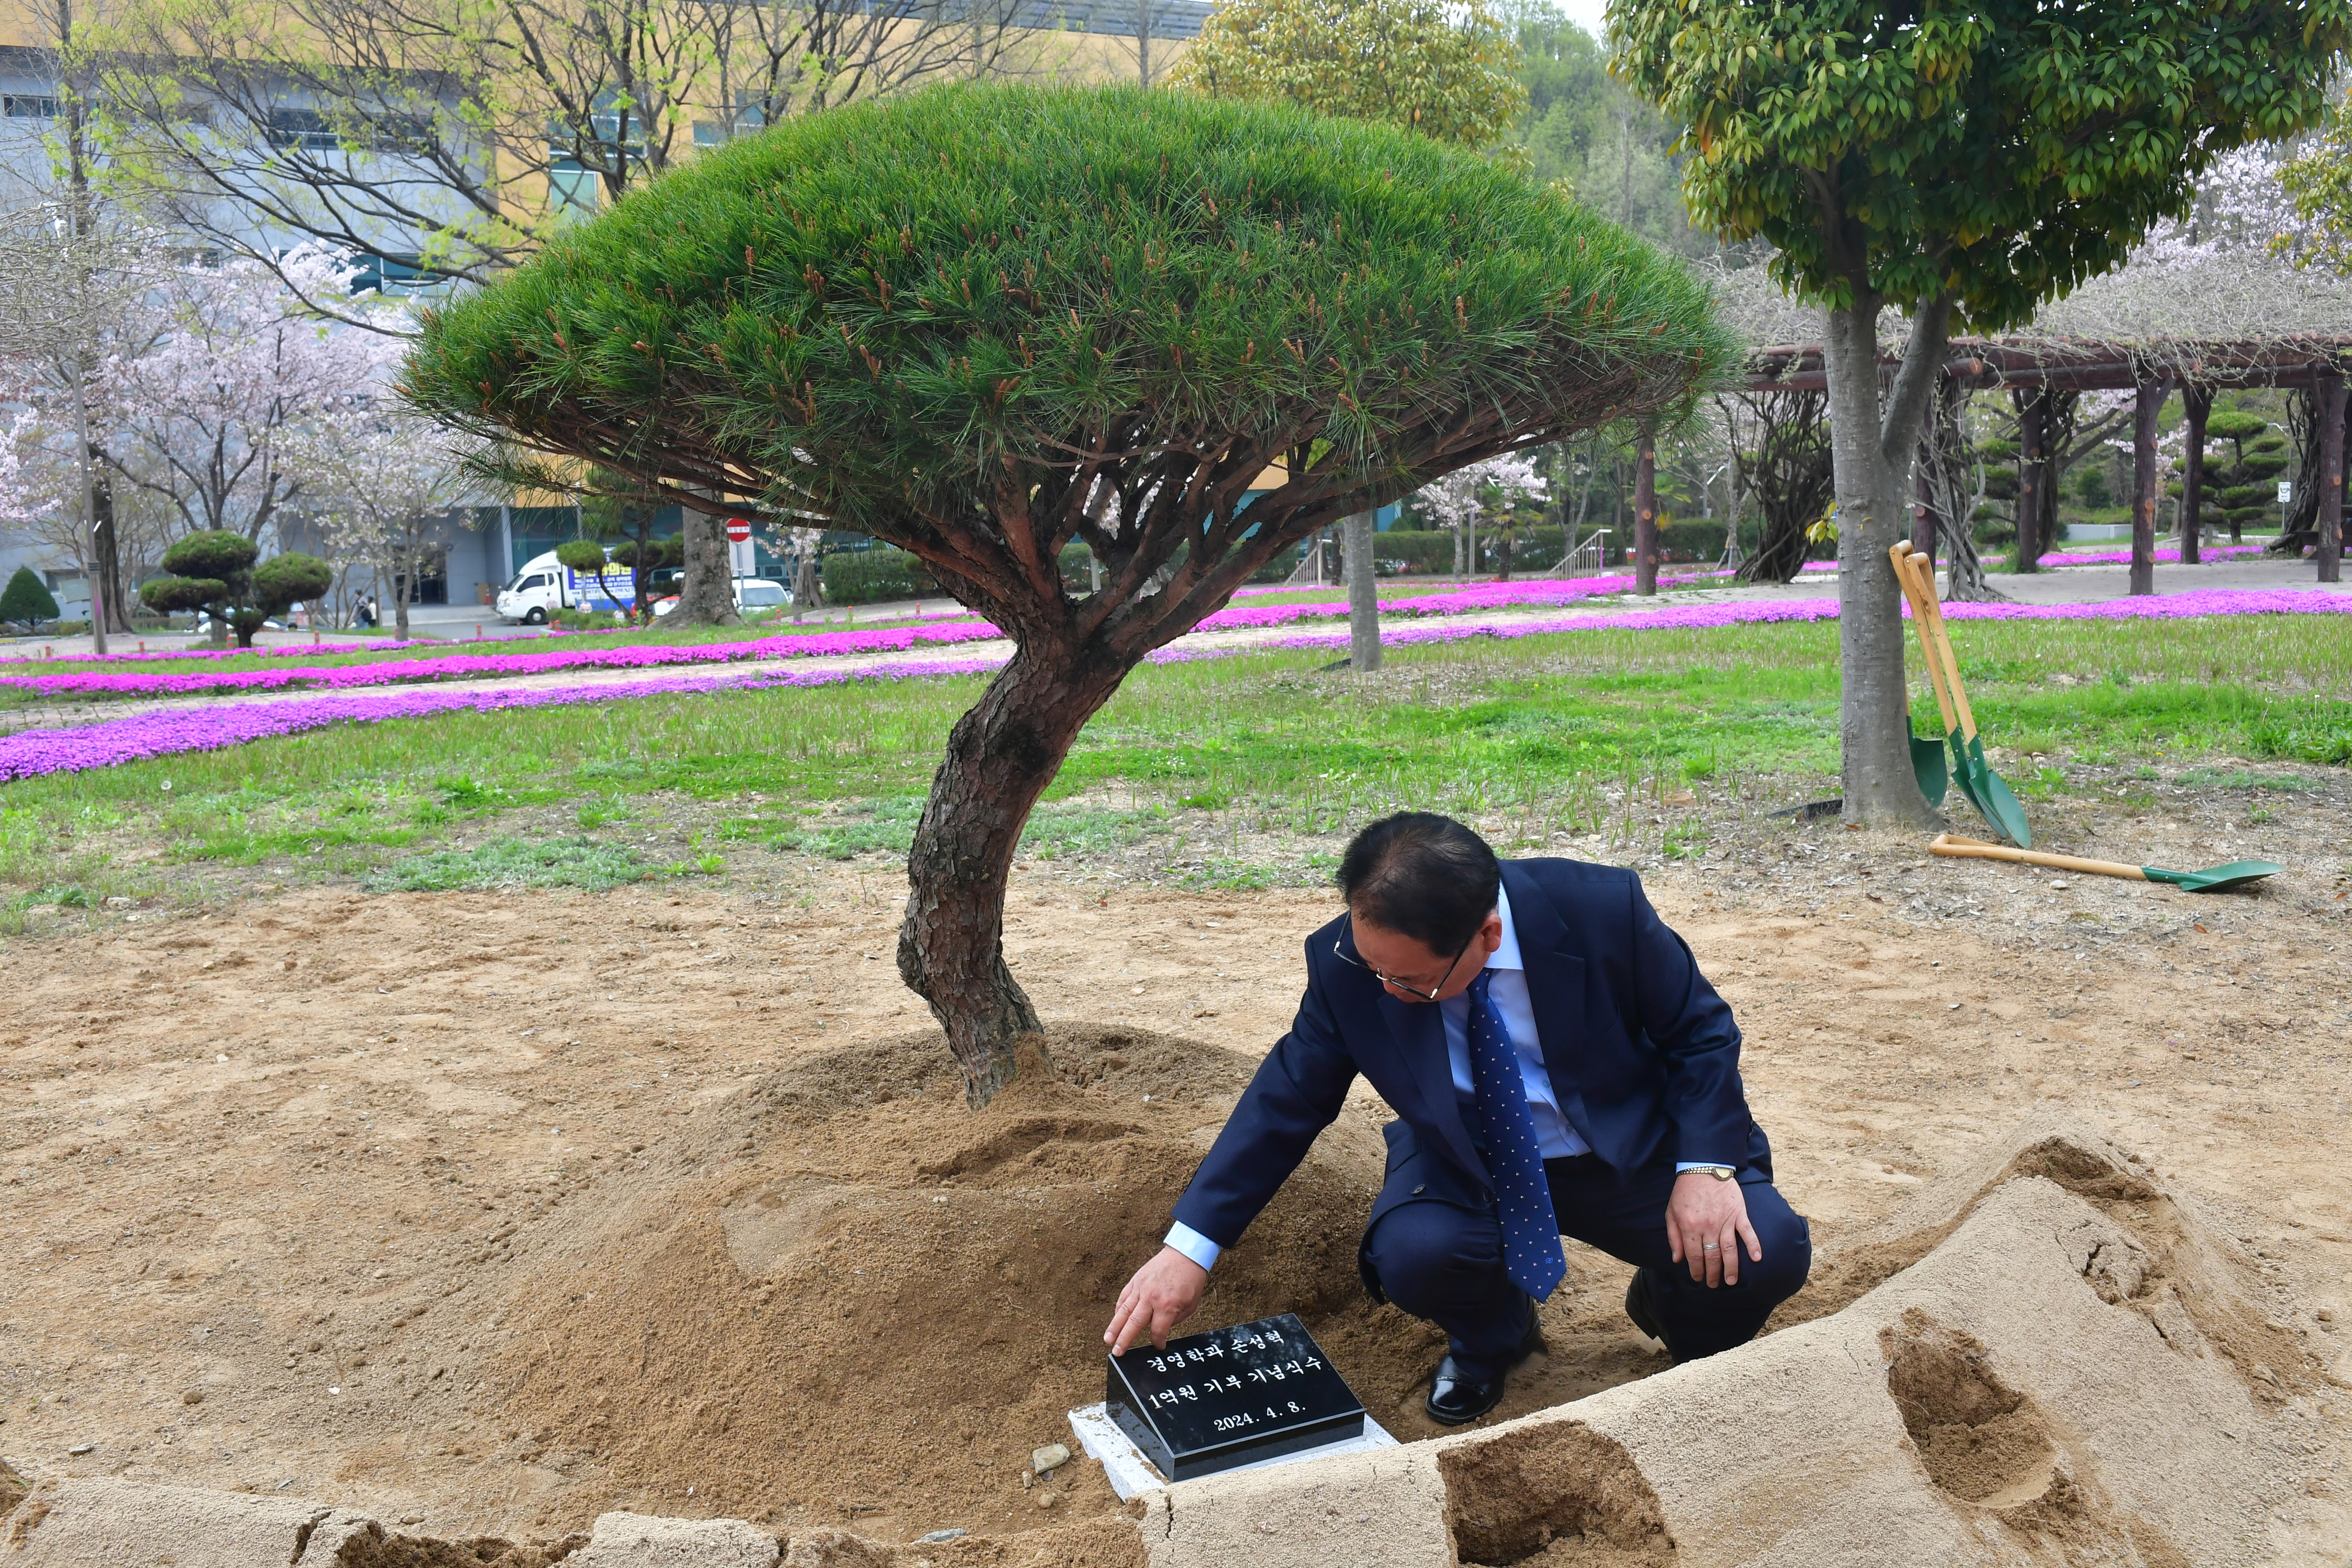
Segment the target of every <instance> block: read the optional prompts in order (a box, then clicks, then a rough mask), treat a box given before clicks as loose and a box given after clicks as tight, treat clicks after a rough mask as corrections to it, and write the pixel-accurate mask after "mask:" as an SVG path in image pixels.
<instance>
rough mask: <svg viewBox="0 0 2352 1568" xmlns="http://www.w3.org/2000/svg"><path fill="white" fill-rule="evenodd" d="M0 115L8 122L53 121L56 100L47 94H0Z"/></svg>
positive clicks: (55, 114) (55, 116)
mask: <svg viewBox="0 0 2352 1568" xmlns="http://www.w3.org/2000/svg"><path fill="white" fill-rule="evenodd" d="M0 115H5V117H6V118H8V119H10V120H55V119H56V118H57V117H58V100H57V99H56V98H55V97H53V96H51V95H50V94H47V93H39V92H11V93H0Z"/></svg>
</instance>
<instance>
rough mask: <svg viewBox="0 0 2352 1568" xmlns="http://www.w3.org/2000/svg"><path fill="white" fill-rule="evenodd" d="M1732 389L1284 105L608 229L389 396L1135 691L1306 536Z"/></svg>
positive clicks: (922, 108)
mask: <svg viewBox="0 0 2352 1568" xmlns="http://www.w3.org/2000/svg"><path fill="white" fill-rule="evenodd" d="M1735 354H1736V349H1735V345H1734V344H1733V342H1732V340H1730V338H1729V337H1728V336H1727V334H1726V333H1725V332H1724V331H1723V329H1720V328H1719V327H1718V326H1717V324H1716V322H1715V319H1714V317H1713V314H1712V311H1711V308H1710V301H1709V298H1708V297H1707V294H1706V289H1705V287H1703V286H1702V285H1701V284H1700V283H1698V282H1697V281H1696V280H1695V279H1694V278H1692V277H1691V276H1690V275H1689V274H1688V273H1686V272H1685V270H1684V269H1683V268H1682V267H1680V266H1678V265H1677V264H1675V263H1674V262H1673V261H1671V260H1669V259H1667V258H1665V257H1664V256H1660V255H1658V254H1656V253H1654V252H1653V251H1651V250H1650V249H1648V248H1647V247H1646V246H1643V245H1642V244H1640V243H1639V242H1638V241H1635V240H1633V239H1632V238H1630V237H1629V236H1627V235H1624V234H1622V232H1621V231H1619V230H1617V229H1615V228H1613V227H1612V225H1608V224H1606V223H1604V222H1602V221H1601V220H1599V219H1597V218H1595V217H1593V216H1592V215H1591V214H1589V213H1587V212H1585V211H1583V210H1582V209H1581V208H1580V207H1578V206H1576V205H1575V204H1572V203H1571V202H1570V201H1568V200H1566V199H1564V198H1562V197H1561V196H1560V195H1559V194H1558V193H1553V192H1549V191H1547V190H1545V189H1543V188H1542V187H1540V186H1538V185H1536V184H1534V183H1531V182H1529V181H1528V180H1526V179H1525V178H1524V177H1522V176H1520V175H1518V174H1517V173H1515V172H1511V171H1509V170H1507V169H1504V168H1499V167H1496V165H1495V164H1493V163H1492V162H1489V161H1487V160H1485V159H1482V158H1479V157H1478V156H1476V155H1475V154H1474V153H1471V152H1465V151H1461V150H1458V149H1453V148H1447V147H1442V146H1439V145H1436V144H1434V143H1433V142H1431V141H1429V140H1428V139H1426V138H1423V137H1419V136H1415V135H1412V134H1411V133H1409V132H1407V131H1400V130H1394V129H1390V128H1384V127H1380V126H1375V125H1370V124H1363V123H1358V122H1351V121H1343V120H1321V119H1318V118H1315V117H1312V116H1310V115H1308V114H1307V113H1304V112H1301V111H1299V110H1295V109H1292V108H1288V107H1286V106H1281V105H1273V104H1265V103H1254V102H1233V101H1223V100H1212V99H1205V98H1202V97H1198V96H1195V95H1192V94H1185V93H1171V92H1157V93H1146V92H1140V91H1138V90H1135V89H1035V88H1029V87H1020V86H977V87H975V86H961V87H955V88H944V89H932V90H929V91H926V92H922V93H919V94H916V95H913V96H911V97H908V98H907V99H899V100H898V101H895V102H890V103H877V104H866V105H858V106H855V107H851V108H847V109H842V110H831V111H828V112H825V113H822V114H816V115H810V116H806V117H803V118H802V119H798V120H792V121H789V122H787V123H785V124H783V125H782V126H779V127H777V128H775V129H773V130H771V131H767V132H765V133H763V134H761V135H760V136H758V137H755V138H751V139H749V140H747V141H741V142H739V143H737V144H736V145H734V146H733V147H730V148H729V149H726V150H723V151H720V152H716V153H714V154H712V155H710V156H709V157H707V158H704V159H702V160H699V161H698V162H696V163H695V164H694V165H692V166H690V167H688V168H685V169H682V170H679V171H678V172H675V173H672V174H670V175H668V176H667V177H665V178H664V179H662V180H661V181H659V182H657V183H655V184H653V185H651V186H649V187H647V188H646V189H645V190H642V191H640V192H637V193H634V194H632V195H630V196H628V197H627V198H625V199H624V200H623V201H621V202H620V203H618V204H615V206H614V208H613V210H612V211H611V212H610V213H608V214H605V215H604V216H602V217H600V218H598V219H597V220H596V221H594V222H593V223H591V224H588V225H583V226H582V227H581V228H580V229H579V230H577V231H576V232H574V233H572V234H571V235H566V236H564V237H563V238H562V239H559V240H558V241H557V242H555V243H554V244H552V245H551V246H549V247H548V249H547V251H546V252H545V253H544V254H542V255H541V256H540V257H539V258H538V259H536V260H534V261H533V262H531V263H530V264H529V265H528V266H525V267H520V268H519V269H518V270H516V271H515V272H514V273H512V274H510V275H509V276H507V277H504V278H502V279H500V280H499V282H497V283H495V284H493V285H492V286H490V287H488V288H485V289H483V290H482V291H480V292H479V293H477V294H475V295H473V296H471V297H469V298H464V299H461V300H459V301H457V302H456V303H454V304H451V305H449V306H446V307H445V308H438V309H436V310H434V311H432V312H431V313H429V314H428V316H427V317H426V319H425V329H424V335H423V340H422V342H421V344H420V345H419V347H418V348H417V349H416V350H415V351H414V352H413V353H412V355H411V358H410V360H409V361H408V365H407V369H406V371H405V375H404V388H405V391H406V392H407V394H408V396H409V397H410V398H411V399H412V400H414V401H415V402H416V403H418V404H419V405H420V406H422V407H424V408H425V409H426V410H428V411H429V412H430V413H433V414H434V415H435V416H436V417H438V418H440V419H443V420H445V421H446V422H448V423H453V424H456V425H458V426H461V427H464V428H467V429H471V430H475V431H478V432H481V433H483V434H500V435H505V436H507V437H509V439H511V440H515V441H518V442H520V444H522V445H523V446H524V447H526V448H528V449H531V450H534V451H536V452H539V453H542V454H547V455H556V456H562V457H565V458H580V459H586V460H588V461H591V462H593V463H598V464H603V465H607V466H610V467H612V468H615V469H619V470H622V471H624V472H627V473H631V474H635V475H636V476H640V477H642V478H644V479H645V480H646V481H648V482H649V483H654V484H656V485H658V486H662V487H663V488H664V490H665V491H666V492H667V494H669V495H670V496H671V497H674V498H679V499H684V498H686V497H687V495H688V493H689V492H691V491H695V490H700V491H704V492H718V493H720V494H724V495H730V496H740V497H755V498H757V499H758V500H759V501H760V502H761V504H763V505H764V506H765V507H768V508H769V509H770V510H771V511H772V512H774V513H777V514H782V513H785V512H798V513H814V514H816V515H819V516H822V517H825V518H828V519H830V520H831V521H833V522H834V523H835V525H836V526H839V527H843V528H855V529H858V530H860V531H863V532H866V533H869V534H872V535H875V536H877V538H883V539H886V540H887V541H889V542H891V543H893V544H897V545H900V546H902V547H903V548H905V549H909V550H911V551H913V552H914V553H915V554H917V555H919V556H920V557H921V558H923V559H924V560H925V561H927V562H928V563H929V565H930V566H931V567H932V569H933V570H934V572H935V574H936V575H938V577H939V579H940V582H941V584H942V586H944V587H946V588H947V589H949V591H951V592H954V593H955V594H956V595H957V596H958V597H959V598H961V599H962V600H963V601H965V602H966V603H969V604H971V605H973V606H974V607H975V608H978V609H981V610H982V611H984V612H987V613H989V614H991V615H992V616H998V617H1001V618H1002V619H1001V620H1000V622H999V623H1000V624H1004V625H1006V626H1007V628H1008V630H1011V631H1013V632H1014V633H1015V634H1016V635H1021V634H1022V633H1023V632H1024V630H1025V629H1029V628H1033V627H1034V628H1036V629H1038V630H1044V629H1045V625H1046V624H1047V623H1051V624H1052V626H1053V629H1054V630H1055V631H1056V632H1060V633H1062V634H1064V635H1070V634H1076V635H1078V636H1080V637H1085V636H1087V635H1091V634H1093V633H1095V632H1111V631H1112V630H1113V629H1114V628H1113V624H1112V623H1113V622H1116V631H1117V632H1118V635H1117V637H1116V641H1118V643H1121V644H1122V648H1121V650H1120V651H1121V652H1123V653H1130V654H1132V655H1139V654H1140V653H1143V652H1145V651H1147V650H1148V649H1149V647H1150V646H1154V645H1157V644H1158V643H1162V642H1165V641H1166V640H1168V639H1169V638H1171V637H1173V636H1176V635H1178V634H1180V633H1181V632H1183V631H1184V630H1186V629H1188V628H1189V627H1190V626H1191V625H1192V622H1194V621H1196V620H1198V619H1199V617H1200V616H1201V615H1202V614H1205V613H1207V612H1209V611H1211V610H1213V609H1214V608H1216V607H1217V605H1219V604H1221V603H1223V601H1224V600H1225V598H1226V597H1227V596H1228V595H1229V594H1230V593H1231V592H1232V591H1233V589H1234V587H1236V586H1238V585H1239V584H1240V583H1242V582H1244V581H1245V580H1247V579H1248V577H1249V575H1250V573H1251V572H1252V571H1254V570H1256V569H1257V567H1258V566H1259V565H1260V564H1262V563H1263V562H1264V561H1265V559H1269V558H1270V557H1271V556H1273V555H1274V554H1275V553H1276V551H1277V550H1279V549H1283V548H1285V547H1286V546H1287V545H1289V544H1290V543H1292V542H1293V541H1295V540H1296V539H1297V538H1299V537H1301V536H1302V535H1303V534H1305V533H1306V532H1307V531H1308V530H1309V529H1310V528H1316V527H1319V526H1321V525H1323V524H1325V523H1328V522H1329V521H1330V520H1332V519H1334V518H1336V517H1339V516H1341V515H1343V514H1345V513H1347V512H1349V511H1352V510H1356V509H1359V508H1360V507H1364V506H1366V505H1369V504H1372V503H1375V502H1385V501H1387V500H1389V499H1391V498H1393V497H1397V496H1399V495H1402V494H1403V493H1405V492H1407V491H1410V490H1412V489H1414V488H1416V487H1418V486H1420V485H1422V484H1423V483H1425V482H1426V481H1428V480H1429V479H1432V478H1434V477H1436V476H1439V475H1441V474H1444V473H1446V472H1449V471H1451V470H1452V469H1454V468H1456V467H1459V466H1461V465H1465V464H1467V463H1472V462H1475V461H1477V460H1478V459H1480V458H1483V457H1486V456H1489V455H1493V454H1495V453H1496V452H1498V451H1502V450H1506V449H1508V448H1510V447H1514V446H1518V445H1523V444H1533V443H1537V442H1542V441H1549V440H1552V439H1555V438H1557V437H1558V436H1559V435H1561V434H1567V433H1569V432H1570V431H1573V430H1577V429H1580V428H1585V427H1589V426H1592V425H1595V424H1600V423H1607V422H1610V421H1612V420H1618V419H1624V418H1631V417H1635V416H1647V415H1651V414H1654V413H1659V412H1661V411H1672V410H1675V409H1678V408H1680V407H1682V406H1685V405H1686V404H1687V402H1688V401H1689V400H1690V398H1691V397H1692V395H1693V394H1694V392H1695V390H1696V389H1698V388H1701V387H1703V386H1705V385H1706V384H1708V383H1709V382H1710V381H1711V380H1712V379H1713V378H1715V377H1716V376H1717V375H1718V373H1719V372H1720V371H1722V370H1723V369H1724V368H1725V367H1726V366H1727V365H1729V364H1730V363H1732V362H1733V361H1734V358H1735ZM1292 455H1303V457H1304V460H1303V461H1298V462H1295V463H1294V464H1293V465H1292V466H1291V468H1290V470H1289V473H1288V478H1287V481H1286V483H1284V484H1282V485H1281V486H1280V487H1279V488H1277V489H1276V490H1275V491H1274V492H1273V493H1272V494H1270V495H1267V496H1265V497H1262V498H1260V499H1259V500H1258V501H1257V502H1256V503H1255V505H1253V506H1251V507H1249V508H1248V510H1247V512H1246V513H1244V511H1243V509H1242V507H1243V500H1244V493H1245V492H1246V491H1248V490H1249V488H1250V486H1252V485H1253V484H1254V483H1255V481H1256V480H1257V478H1258V476H1259V475H1260V474H1261V473H1262V472H1263V471H1264V470H1265V468H1266V466H1267V465H1268V464H1269V463H1270V462H1273V461H1276V460H1277V459H1282V458H1285V457H1289V456H1292ZM1098 486H1100V487H1099V488H1098ZM1072 538H1084V539H1086V541H1087V543H1089V544H1090V545H1092V546H1093V547H1094V548H1095V549H1096V552H1097V555H1099V556H1100V557H1101V558H1102V559H1104V560H1105V561H1106V562H1107V563H1108V566H1109V568H1110V570H1109V571H1108V574H1107V579H1106V581H1105V583H1104V586H1103V588H1102V590H1101V591H1099V592H1097V593H1096V594H1094V595H1092V596H1076V597H1074V596H1068V595H1066V592H1065V590H1064V588H1063V586H1062V583H1061V580H1060V576H1059V574H1058V573H1057V572H1056V571H1055V570H1054V562H1055V559H1056V556H1057V554H1058V551H1059V550H1060V549H1061V547H1062V546H1063V545H1064V544H1065V543H1066V542H1068V541H1069V540H1071V539H1072ZM1180 549H1181V550H1183V552H1184V557H1183V559H1182V562H1181V567H1180V568H1179V569H1178V570H1177V572H1176V574H1175V576H1174V578H1173V580H1171V581H1168V582H1167V583H1166V585H1165V589H1164V591H1159V592H1154V593H1150V594H1145V593H1142V592H1141V590H1142V589H1143V588H1144V585H1145V584H1146V582H1147V581H1148V580H1150V579H1151V578H1152V577H1153V575H1154V574H1155V573H1159V572H1160V571H1161V570H1162V569H1163V568H1166V567H1168V566H1169V565H1170V564H1171V561H1173V560H1175V559H1176V558H1177V556H1178V552H1179V550H1180ZM1088 605H1092V607H1093V609H1092V611H1091V612H1089V610H1088V608H1087V606H1088Z"/></svg>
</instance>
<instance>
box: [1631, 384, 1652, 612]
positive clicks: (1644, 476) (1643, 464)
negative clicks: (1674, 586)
mask: <svg viewBox="0 0 2352 1568" xmlns="http://www.w3.org/2000/svg"><path fill="white" fill-rule="evenodd" d="M1633 453H1634V458H1633V591H1634V592H1636V593H1639V594H1645V595H1646V594H1652V593H1655V592H1657V591H1658V438H1657V436H1656V435H1655V434H1653V433H1652V432H1651V430H1650V427H1649V426H1648V425H1646V424H1645V425H1643V427H1642V431H1641V434H1640V435H1639V436H1638V437H1637V438H1636V439H1635V442H1634V446H1633Z"/></svg>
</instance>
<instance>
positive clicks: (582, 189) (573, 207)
mask: <svg viewBox="0 0 2352 1568" xmlns="http://www.w3.org/2000/svg"><path fill="white" fill-rule="evenodd" d="M547 204H548V205H549V206H550V207H552V208H553V209H554V210H555V211H557V212H559V213H578V214H580V215H581V216H583V217H590V216H593V215H594V214H595V211H596V171H595V170H593V169H583V168H582V167H581V166H580V163H579V161H578V160H577V159H572V158H557V159H555V160H554V161H553V162H551V163H550V164H549V165H548V170H547Z"/></svg>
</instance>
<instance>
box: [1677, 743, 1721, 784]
mask: <svg viewBox="0 0 2352 1568" xmlns="http://www.w3.org/2000/svg"><path fill="white" fill-rule="evenodd" d="M1719 766H1720V764H1719V763H1718V762H1717V759H1716V755H1715V753H1714V752H1712V751H1710V752H1708V753H1707V754H1706V756H1704V757H1685V758H1683V777H1684V778H1685V779H1688V780H1690V782H1692V783H1694V784H1696V783H1697V782H1698V781H1699V780H1700V779H1712V778H1714V777H1715V773H1716V769H1717V767H1719Z"/></svg>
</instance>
